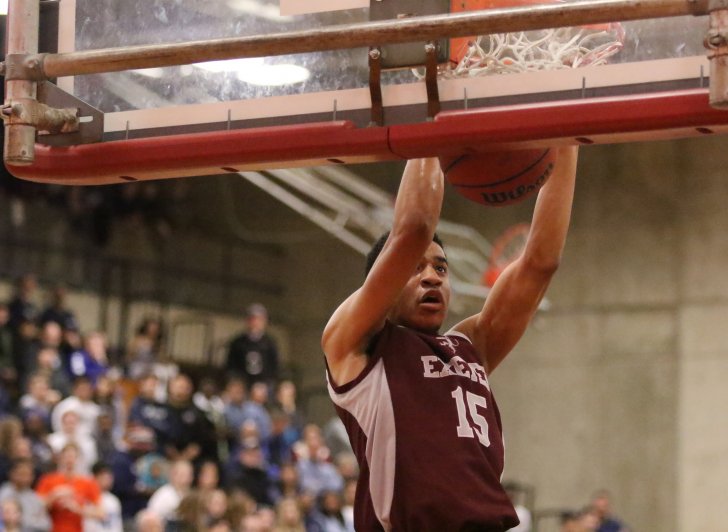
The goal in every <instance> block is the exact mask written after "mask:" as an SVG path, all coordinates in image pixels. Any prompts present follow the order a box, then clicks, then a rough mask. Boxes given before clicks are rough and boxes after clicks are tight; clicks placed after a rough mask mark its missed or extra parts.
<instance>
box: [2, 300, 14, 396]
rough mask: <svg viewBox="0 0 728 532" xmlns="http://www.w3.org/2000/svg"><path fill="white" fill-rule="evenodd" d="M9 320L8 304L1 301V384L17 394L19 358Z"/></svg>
mask: <svg viewBox="0 0 728 532" xmlns="http://www.w3.org/2000/svg"><path fill="white" fill-rule="evenodd" d="M9 321H10V311H9V310H8V306H7V305H6V304H5V303H0V385H1V386H2V387H3V388H4V389H5V390H9V391H10V392H11V394H17V386H18V371H17V369H16V367H17V365H18V360H17V359H16V356H15V345H14V338H13V336H14V335H13V330H12V329H11V327H10V323H9ZM9 395H10V394H9Z"/></svg>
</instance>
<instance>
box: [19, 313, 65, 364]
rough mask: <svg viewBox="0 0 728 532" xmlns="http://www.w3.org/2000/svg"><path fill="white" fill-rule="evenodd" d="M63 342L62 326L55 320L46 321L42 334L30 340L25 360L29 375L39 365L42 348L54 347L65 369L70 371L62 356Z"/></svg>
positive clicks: (41, 330)
mask: <svg viewBox="0 0 728 532" xmlns="http://www.w3.org/2000/svg"><path fill="white" fill-rule="evenodd" d="M62 343H63V330H62V329H61V326H60V325H58V324H57V323H56V322H54V321H49V322H47V323H45V324H44V325H43V326H42V327H41V329H40V334H39V335H38V337H37V338H33V339H32V340H31V341H30V344H29V348H28V350H27V354H26V360H25V361H24V366H23V369H24V371H25V372H26V373H25V375H26V376H27V375H28V374H29V373H30V372H33V371H35V370H36V369H37V367H38V353H39V352H40V351H41V350H42V349H48V348H49V349H53V350H55V351H56V352H57V353H58V354H59V362H60V365H61V366H62V367H63V369H64V370H66V371H68V365H67V364H66V362H67V361H66V360H64V359H63V358H62V357H61V356H60V349H61V344H62Z"/></svg>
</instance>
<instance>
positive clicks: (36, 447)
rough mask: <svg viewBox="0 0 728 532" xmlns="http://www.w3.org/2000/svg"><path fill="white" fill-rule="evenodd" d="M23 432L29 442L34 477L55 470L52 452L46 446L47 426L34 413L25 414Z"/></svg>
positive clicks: (48, 446) (47, 445) (49, 447)
mask: <svg viewBox="0 0 728 532" xmlns="http://www.w3.org/2000/svg"><path fill="white" fill-rule="evenodd" d="M23 432H24V433H25V435H26V437H27V439H28V441H29V442H30V452H31V456H32V460H33V464H34V465H35V471H36V476H38V475H39V474H42V473H48V472H49V471H51V470H53V469H54V468H55V463H54V461H53V459H54V456H53V450H52V449H51V446H50V445H49V444H48V425H47V423H46V422H45V421H44V420H43V418H41V417H40V416H39V415H37V414H36V413H35V412H32V411H30V412H26V414H25V415H24V417H23Z"/></svg>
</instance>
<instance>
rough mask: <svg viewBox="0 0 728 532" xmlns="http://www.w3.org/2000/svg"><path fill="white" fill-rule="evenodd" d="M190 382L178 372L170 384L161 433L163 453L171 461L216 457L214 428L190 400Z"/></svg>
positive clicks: (191, 387)
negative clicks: (164, 427) (163, 429)
mask: <svg viewBox="0 0 728 532" xmlns="http://www.w3.org/2000/svg"><path fill="white" fill-rule="evenodd" d="M192 390H193V386H192V381H191V380H190V378H189V377H188V376H187V375H184V374H180V375H177V376H176V377H174V378H173V379H172V380H171V381H170V383H169V398H168V401H167V404H166V408H165V411H166V421H167V423H166V430H165V431H164V432H163V433H162V434H161V437H162V441H161V442H160V443H161V444H162V446H161V448H162V449H164V454H165V456H167V458H169V459H170V460H190V461H194V460H202V459H205V458H208V459H216V458H217V438H216V435H215V429H214V427H213V426H212V424H211V423H210V422H209V421H208V420H207V418H206V417H205V414H204V413H203V412H202V411H201V410H200V409H199V408H197V407H196V406H195V405H194V403H193V402H192Z"/></svg>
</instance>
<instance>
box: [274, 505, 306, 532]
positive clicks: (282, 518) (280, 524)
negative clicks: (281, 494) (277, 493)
mask: <svg viewBox="0 0 728 532" xmlns="http://www.w3.org/2000/svg"><path fill="white" fill-rule="evenodd" d="M276 522H277V524H276V527H275V528H274V529H273V532H306V527H305V526H304V523H303V516H302V515H301V509H300V508H299V506H298V501H297V500H296V499H295V498H293V497H286V498H284V499H281V500H280V501H279V502H278V504H277V505H276Z"/></svg>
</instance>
